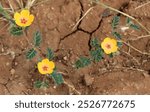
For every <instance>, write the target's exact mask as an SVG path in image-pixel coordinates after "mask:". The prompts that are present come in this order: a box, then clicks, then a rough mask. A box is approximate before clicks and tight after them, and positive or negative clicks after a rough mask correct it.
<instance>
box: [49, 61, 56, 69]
mask: <svg viewBox="0 0 150 112" xmlns="http://www.w3.org/2000/svg"><path fill="white" fill-rule="evenodd" d="M48 66H49V67H50V68H51V69H54V68H55V63H54V62H53V61H50V62H49V64H48Z"/></svg>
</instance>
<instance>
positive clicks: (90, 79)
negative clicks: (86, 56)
mask: <svg viewBox="0 0 150 112" xmlns="http://www.w3.org/2000/svg"><path fill="white" fill-rule="evenodd" d="M84 81H85V84H86V86H90V85H92V83H93V81H94V78H93V77H91V76H90V75H88V74H86V75H84Z"/></svg>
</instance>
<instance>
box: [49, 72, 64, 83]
mask: <svg viewBox="0 0 150 112" xmlns="http://www.w3.org/2000/svg"><path fill="white" fill-rule="evenodd" d="M51 77H52V78H53V80H54V81H55V83H56V84H57V85H60V84H62V83H64V80H63V76H62V74H59V73H56V72H53V73H52V74H51Z"/></svg>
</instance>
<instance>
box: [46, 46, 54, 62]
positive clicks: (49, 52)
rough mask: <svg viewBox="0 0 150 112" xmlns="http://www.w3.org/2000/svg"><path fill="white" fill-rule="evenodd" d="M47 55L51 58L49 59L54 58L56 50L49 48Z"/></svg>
mask: <svg viewBox="0 0 150 112" xmlns="http://www.w3.org/2000/svg"><path fill="white" fill-rule="evenodd" d="M46 57H47V58H48V59H49V60H52V59H53V58H54V52H53V51H52V49H50V48H47V55H46Z"/></svg>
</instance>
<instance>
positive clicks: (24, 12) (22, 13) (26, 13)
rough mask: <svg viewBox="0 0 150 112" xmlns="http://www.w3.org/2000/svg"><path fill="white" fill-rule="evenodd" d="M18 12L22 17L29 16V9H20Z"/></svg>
mask: <svg viewBox="0 0 150 112" xmlns="http://www.w3.org/2000/svg"><path fill="white" fill-rule="evenodd" d="M20 14H21V16H23V17H29V15H30V11H29V10H22V11H21V13H20Z"/></svg>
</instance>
